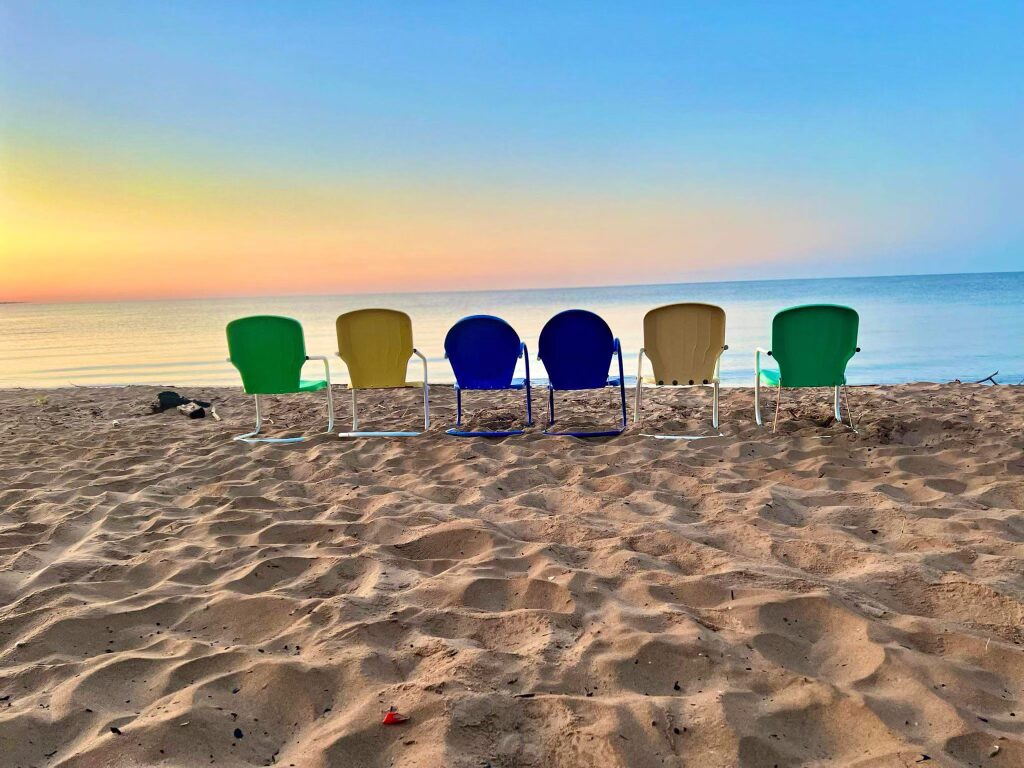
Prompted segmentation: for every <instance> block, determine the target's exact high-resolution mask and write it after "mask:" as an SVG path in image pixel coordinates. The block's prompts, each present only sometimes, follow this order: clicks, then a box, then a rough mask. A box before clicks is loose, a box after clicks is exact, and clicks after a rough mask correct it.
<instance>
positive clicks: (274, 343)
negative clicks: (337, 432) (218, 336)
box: [227, 315, 306, 395]
mask: <svg viewBox="0 0 1024 768" xmlns="http://www.w3.org/2000/svg"><path fill="white" fill-rule="evenodd" d="M227 336H228V354H229V356H230V358H231V364H232V365H234V366H235V368H237V369H238V372H239V373H240V374H241V376H242V386H243V387H244V388H245V391H246V393H247V394H250V395H277V394H284V393H286V392H297V391H298V389H299V378H300V376H301V373H302V365H303V363H305V362H306V342H305V340H304V339H303V336H302V326H301V325H300V324H299V321H298V320H292V319H291V318H290V317H277V316H275V315H255V316H253V317H242V318H239V319H238V320H232V321H231V322H230V323H228V326H227Z"/></svg>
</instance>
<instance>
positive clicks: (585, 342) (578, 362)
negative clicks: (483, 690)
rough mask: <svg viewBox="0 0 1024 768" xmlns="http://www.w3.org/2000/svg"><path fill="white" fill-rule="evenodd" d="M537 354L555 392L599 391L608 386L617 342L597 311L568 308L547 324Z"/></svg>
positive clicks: (542, 332)
mask: <svg viewBox="0 0 1024 768" xmlns="http://www.w3.org/2000/svg"><path fill="white" fill-rule="evenodd" d="M537 352H538V355H537V356H538V357H539V358H540V359H541V360H543V361H544V368H545V369H546V370H547V372H548V380H549V381H550V382H551V386H553V387H554V388H555V389H597V388H598V387H604V386H605V385H606V384H607V383H608V367H609V366H610V365H611V362H612V354H614V352H615V339H614V337H613V336H612V329H611V328H609V327H608V323H606V322H605V321H604V320H602V319H601V318H600V317H599V316H597V315H595V314H594V313H593V312H588V311H586V310H585V309H567V310H566V311H565V312H559V313H558V314H557V315H555V316H554V317H552V318H551V319H550V320H548V321H547V323H545V324H544V328H543V329H542V330H541V332H540V340H539V342H538V349H537Z"/></svg>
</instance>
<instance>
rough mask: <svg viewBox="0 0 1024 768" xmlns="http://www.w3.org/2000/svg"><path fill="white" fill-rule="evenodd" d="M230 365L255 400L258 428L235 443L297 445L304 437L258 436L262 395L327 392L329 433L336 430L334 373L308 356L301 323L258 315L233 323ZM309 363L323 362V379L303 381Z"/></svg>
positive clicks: (322, 357)
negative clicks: (332, 387) (238, 374)
mask: <svg viewBox="0 0 1024 768" xmlns="http://www.w3.org/2000/svg"><path fill="white" fill-rule="evenodd" d="M227 336H228V353H229V354H230V357H229V358H228V362H229V363H231V364H232V365H234V366H235V368H237V369H238V372H239V373H240V374H241V375H242V386H243V388H244V389H245V393H246V394H247V395H252V396H253V398H254V399H255V401H256V429H255V430H254V431H252V432H247V433H246V434H244V435H239V436H238V437H236V438H235V440H244V441H245V442H247V443H298V442H301V441H303V440H306V439H307V438H305V437H257V435H259V433H260V428H261V427H262V426H263V415H262V413H261V411H260V395H285V394H292V393H295V392H319V391H320V390H325V391H326V392H327V433H328V434H329V433H331V432H333V431H334V400H333V399H332V398H331V371H330V368H329V367H328V363H327V358H326V357H325V356H323V355H316V356H311V355H307V354H306V342H305V339H304V338H303V336H302V326H301V325H300V324H299V322H298V320H292V319H291V318H290V317H276V316H274V315H255V316H253V317H242V318H239V319H238V320H232V321H231V322H230V323H228V326H227ZM307 360H322V361H323V364H324V378H322V379H312V380H307V379H303V378H302V366H303V365H304V364H305V363H306V361H307Z"/></svg>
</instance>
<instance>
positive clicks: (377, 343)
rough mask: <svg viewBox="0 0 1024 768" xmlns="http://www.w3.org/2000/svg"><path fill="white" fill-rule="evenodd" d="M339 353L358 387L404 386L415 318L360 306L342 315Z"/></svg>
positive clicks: (386, 310)
mask: <svg viewBox="0 0 1024 768" xmlns="http://www.w3.org/2000/svg"><path fill="white" fill-rule="evenodd" d="M336 327H337V330H338V354H339V355H341V359H342V360H344V361H345V365H347V366H348V374H349V379H350V380H351V382H352V386H353V387H356V388H358V389H373V388H376V387H404V386H405V384H406V381H405V379H406V374H407V372H408V370H409V358H410V357H412V320H410V319H409V316H408V315H407V314H405V312H399V311H398V310H395V309H357V310H355V311H354V312H346V313H345V314H343V315H340V316H339V317H338V320H337V323H336Z"/></svg>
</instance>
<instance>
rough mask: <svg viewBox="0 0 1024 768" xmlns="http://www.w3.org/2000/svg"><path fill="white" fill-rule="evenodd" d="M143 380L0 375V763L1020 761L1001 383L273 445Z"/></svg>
mask: <svg viewBox="0 0 1024 768" xmlns="http://www.w3.org/2000/svg"><path fill="white" fill-rule="evenodd" d="M157 391H158V388H150V387H131V388H119V389H60V390H53V391H46V392H41V391H28V390H8V391H3V392H0V481H2V482H0V764H2V765H3V766H68V767H69V768H70V767H71V766H80V767H84V766H149V765H157V766H200V765H217V766H249V765H278V766H302V767H303V768H305V767H306V766H313V767H317V766H400V767H402V768H411V767H412V766H423V767H427V766H446V767H452V768H469V767H471V766H472V767H473V768H481V767H483V766H491V767H492V768H499V767H507V766H587V767H588V768H589V767H590V766H594V767H595V768H596V767H598V766H600V767H602V768H603V767H605V766H630V767H631V768H634V767H635V768H646V767H648V766H650V767H654V766H659V767H662V766H682V765H699V766H737V765H740V766H776V765H777V766H797V765H799V766H819V765H852V766H900V767H904V766H914V765H916V764H919V763H928V764H929V765H933V766H972V765H973V766H1006V767H1007V768H1009V767H1010V766H1021V765H1024V702H1022V701H1021V692H1022V687H1024V645H1022V643H1024V388H1022V387H1011V386H995V387H983V386H967V385H962V386H961V385H942V386H940V385H926V384H922V385H906V386H895V387H869V388H864V387H858V388H855V389H852V390H851V402H852V405H853V408H854V411H855V414H856V415H857V416H858V418H859V430H860V432H859V434H853V433H851V432H849V431H847V430H846V429H845V428H843V427H841V426H837V425H834V424H832V423H831V418H830V408H829V402H828V394H827V393H825V392H813V391H808V392H804V393H802V394H799V395H797V394H793V393H787V398H786V401H785V403H784V405H783V408H782V420H781V422H780V426H779V432H778V434H776V435H774V436H773V435H771V434H770V433H769V432H767V431H765V430H763V429H758V428H757V427H755V426H754V425H753V420H752V408H751V400H750V398H751V395H750V390H727V391H726V392H725V393H724V398H723V405H722V413H723V431H724V433H725V435H726V436H725V437H724V438H717V439H711V440H704V441H700V442H694V443H684V442H670V441H658V440H653V439H649V438H644V437H641V436H639V434H638V430H634V429H631V430H630V431H629V432H628V433H627V434H626V435H624V436H622V437H620V438H617V439H611V440H607V439H605V440H591V441H582V440H577V439H572V438H551V437H545V436H543V435H541V434H539V433H532V434H528V435H526V436H523V437H516V438H509V439H505V440H501V441H486V440H481V439H474V440H466V439H458V438H452V437H447V436H445V435H444V434H443V429H444V428H445V427H447V426H450V424H451V417H452V411H453V407H452V405H453V403H452V393H451V389H450V388H448V387H436V388H435V390H434V398H433V404H434V416H435V425H436V426H435V427H434V429H432V430H431V433H430V434H428V435H426V436H423V437H420V438H415V439H405V440H357V441H342V440H339V439H338V438H332V437H319V438H316V439H314V440H311V441H309V442H307V443H302V444H299V445H292V446H273V445H264V446H251V445H246V444H242V443H237V442H233V441H231V440H230V439H229V438H230V436H231V435H232V434H237V433H239V432H242V431H245V430H246V429H248V428H249V425H250V423H251V418H252V410H251V405H250V402H249V400H248V399H246V398H244V397H243V396H242V395H241V394H240V393H239V392H238V391H237V390H217V389H200V388H196V389H183V390H180V391H183V392H184V393H185V394H189V395H192V396H197V397H205V398H207V399H210V400H213V401H214V402H215V403H216V405H217V411H218V413H219V414H220V415H221V416H222V417H223V418H222V420H221V421H219V422H218V421H214V420H212V419H205V420H200V421H189V420H187V419H185V418H183V417H182V416H180V415H179V414H177V413H175V412H173V411H171V412H167V413H163V414H159V415H151V414H149V413H148V405H149V402H150V401H152V400H153V399H154V396H155V393H156V392H157ZM417 396H418V393H416V392H413V391H404V392H400V393H398V394H397V395H393V396H391V397H390V398H388V397H387V396H385V395H384V394H379V395H378V394H367V395H365V396H364V397H363V398H362V400H361V403H362V404H364V405H365V414H364V420H365V422H366V426H372V425H374V424H376V425H379V426H381V427H392V428H394V427H398V426H401V425H403V424H404V425H408V426H410V427H411V426H414V425H415V422H416V419H417V418H418V410H417V409H418V403H417V400H416V398H417ZM487 400H488V398H487V397H486V396H483V395H474V396H472V397H471V398H470V402H469V404H470V407H471V408H479V407H482V406H483V405H484V404H486V402H487ZM648 400H649V403H650V407H649V410H648V417H647V419H646V424H645V428H646V429H652V430H653V429H667V430H672V429H676V430H682V431H687V432H694V431H698V430H703V432H705V433H709V434H710V433H711V430H710V428H709V424H708V423H707V421H706V420H704V416H705V415H706V414H707V413H708V412H707V411H706V410H702V409H704V408H706V407H707V406H708V403H709V400H708V397H707V395H706V394H704V393H702V392H699V391H686V392H666V391H659V392H656V393H653V394H651V395H650V396H649V398H648ZM337 401H338V411H339V424H338V427H339V428H342V427H344V426H346V424H345V419H346V417H347V415H348V407H347V406H348V401H347V398H346V397H345V396H344V393H343V391H342V390H340V389H339V390H338V396H337ZM583 401H586V403H587V404H586V405H582V404H581V403H583ZM492 402H496V403H497V405H492V406H491V408H490V409H489V410H488V411H487V412H486V413H485V414H483V416H482V417H475V421H474V423H478V424H480V423H487V424H500V423H506V422H508V421H510V420H513V419H514V418H515V416H516V414H518V412H519V410H518V409H519V408H520V401H519V399H518V396H515V397H511V396H510V397H509V398H498V399H496V400H492ZM562 403H563V404H564V405H563V408H564V409H565V410H563V413H565V415H566V416H569V414H570V412H572V411H575V412H576V413H577V414H583V415H582V416H578V417H577V421H583V420H585V418H587V417H588V415H589V417H590V418H591V419H592V420H596V419H597V417H598V416H601V417H604V420H605V422H606V423H607V422H610V421H612V420H613V419H614V400H613V394H612V393H611V392H609V393H608V394H607V395H603V394H601V393H596V394H593V393H592V394H587V395H581V396H578V397H573V398H562ZM573 403H575V405H573ZM535 404H536V405H537V411H538V413H539V414H540V415H542V414H543V412H544V410H545V409H544V403H543V397H541V396H538V397H537V398H536V401H535ZM631 405H632V403H631ZM389 413H390V414H391V415H390V416H389ZM270 415H271V416H272V417H274V418H275V424H274V425H273V426H272V429H274V430H280V429H283V428H285V426H286V425H287V423H288V422H290V423H292V424H300V425H301V424H302V423H303V420H305V421H306V423H315V424H320V423H321V422H322V401H321V400H319V399H317V397H316V396H312V395H310V396H297V397H292V398H282V399H278V400H274V402H272V403H270ZM115 422H116V423H115ZM390 706H394V707H396V708H397V709H398V710H399V711H400V712H401V713H403V714H405V715H407V716H408V717H409V718H410V719H409V721H408V722H406V723H404V724H401V725H395V726H385V725H382V724H381V719H382V716H383V713H384V711H385V710H386V709H387V708H388V707H390ZM115 729H116V730H115Z"/></svg>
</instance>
